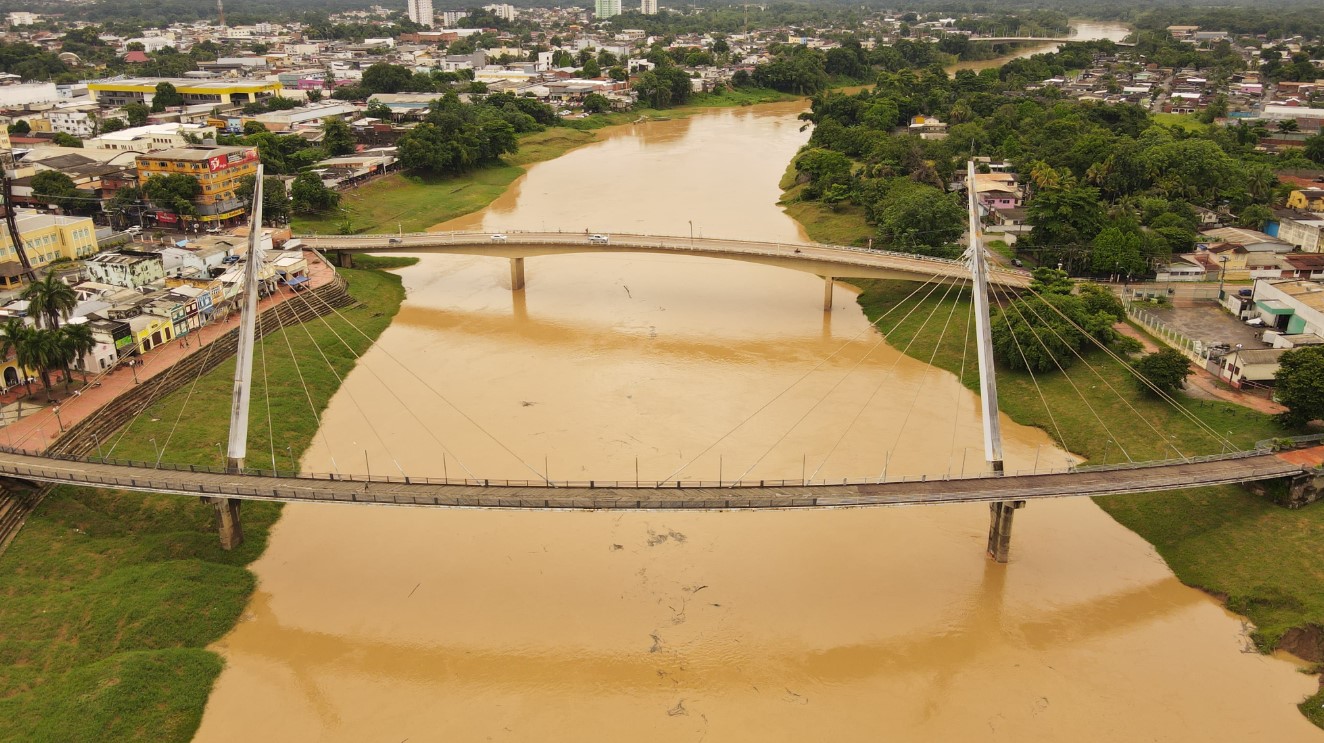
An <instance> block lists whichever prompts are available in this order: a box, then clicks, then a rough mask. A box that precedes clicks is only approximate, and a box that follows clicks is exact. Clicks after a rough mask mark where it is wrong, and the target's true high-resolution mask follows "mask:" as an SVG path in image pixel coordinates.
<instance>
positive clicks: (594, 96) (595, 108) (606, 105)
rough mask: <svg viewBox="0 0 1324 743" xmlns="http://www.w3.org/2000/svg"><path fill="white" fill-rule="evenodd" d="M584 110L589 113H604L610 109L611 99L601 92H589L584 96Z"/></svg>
mask: <svg viewBox="0 0 1324 743" xmlns="http://www.w3.org/2000/svg"><path fill="white" fill-rule="evenodd" d="M584 110H585V111H587V112H588V113H591V114H600V113H606V112H608V111H610V110H611V101H610V100H608V99H607V96H605V95H602V94H601V93H589V94H588V95H586V96H584Z"/></svg>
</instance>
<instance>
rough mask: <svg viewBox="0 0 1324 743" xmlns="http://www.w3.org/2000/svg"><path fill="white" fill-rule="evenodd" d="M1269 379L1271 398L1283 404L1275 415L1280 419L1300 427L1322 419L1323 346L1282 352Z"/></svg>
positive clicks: (1323, 411)
mask: <svg viewBox="0 0 1324 743" xmlns="http://www.w3.org/2000/svg"><path fill="white" fill-rule="evenodd" d="M1273 378H1274V383H1275V397H1276V398H1277V400H1278V402H1280V403H1282V404H1283V405H1285V406H1287V411H1286V412H1284V413H1280V414H1279V416H1278V419H1279V421H1280V422H1282V423H1283V424H1284V425H1287V426H1303V425H1305V424H1307V423H1309V422H1310V421H1313V420H1319V419H1320V418H1324V346H1305V347H1304V348H1296V349H1293V350H1291V351H1288V352H1287V353H1285V354H1283V355H1282V356H1280V357H1279V358H1278V371H1277V372H1275V373H1274V375H1273Z"/></svg>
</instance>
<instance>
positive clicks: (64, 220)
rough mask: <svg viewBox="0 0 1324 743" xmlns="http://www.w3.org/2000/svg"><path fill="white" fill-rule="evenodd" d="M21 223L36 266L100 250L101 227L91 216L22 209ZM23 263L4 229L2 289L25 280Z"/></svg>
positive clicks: (0, 232) (18, 216) (26, 247)
mask: <svg viewBox="0 0 1324 743" xmlns="http://www.w3.org/2000/svg"><path fill="white" fill-rule="evenodd" d="M14 219H15V221H16V222H17V223H18V232H19V235H20V236H21V237H22V238H23V248H24V251H25V252H26V253H27V255H28V261H29V262H31V263H32V267H33V268H35V269H40V268H41V267H43V266H46V265H48V264H50V263H52V262H53V261H57V260H59V259H61V258H66V259H68V260H71V261H74V260H81V259H83V258H87V257H89V256H91V255H95V254H96V252H97V230H96V226H95V225H93V224H92V220H90V219H88V218H87V217H63V216H59V215H55V214H40V213H38V212H29V211H23V210H21V209H20V210H19V211H18V214H16V215H15V217H14ZM22 273H23V269H22V263H21V262H20V261H19V259H18V252H17V251H16V250H14V244H13V242H12V241H11V240H10V239H9V231H8V230H3V229H0V288H10V287H14V286H18V285H19V284H20V283H22Z"/></svg>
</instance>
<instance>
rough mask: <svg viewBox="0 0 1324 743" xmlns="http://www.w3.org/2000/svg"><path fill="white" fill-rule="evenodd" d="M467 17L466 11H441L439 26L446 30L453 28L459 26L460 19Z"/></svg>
mask: <svg viewBox="0 0 1324 743" xmlns="http://www.w3.org/2000/svg"><path fill="white" fill-rule="evenodd" d="M467 15H469V11H467V10H443V11H441V25H443V26H445V27H446V28H454V27H456V26H458V25H460V19H461V18H463V17H465V16H467Z"/></svg>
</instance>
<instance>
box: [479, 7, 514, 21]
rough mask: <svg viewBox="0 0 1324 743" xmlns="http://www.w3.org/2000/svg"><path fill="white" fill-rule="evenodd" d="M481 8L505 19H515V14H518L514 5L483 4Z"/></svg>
mask: <svg viewBox="0 0 1324 743" xmlns="http://www.w3.org/2000/svg"><path fill="white" fill-rule="evenodd" d="M483 10H486V11H488V12H489V13H491V14H492V15H494V16H496V17H497V18H500V19H502V20H506V21H513V20H515V16H516V15H517V14H518V12H517V11H516V10H515V6H514V5H484V6H483Z"/></svg>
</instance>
